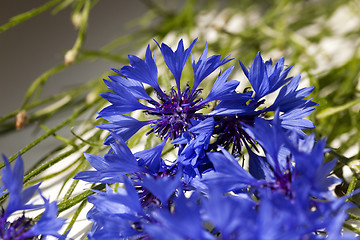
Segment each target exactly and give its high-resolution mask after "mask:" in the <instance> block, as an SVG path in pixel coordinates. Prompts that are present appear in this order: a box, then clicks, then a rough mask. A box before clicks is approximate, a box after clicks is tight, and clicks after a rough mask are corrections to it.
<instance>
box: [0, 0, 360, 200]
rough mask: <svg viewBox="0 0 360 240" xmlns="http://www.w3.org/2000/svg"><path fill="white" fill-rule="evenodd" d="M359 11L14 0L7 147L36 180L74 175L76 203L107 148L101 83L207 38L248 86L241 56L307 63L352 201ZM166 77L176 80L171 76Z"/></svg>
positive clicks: (3, 128) (288, 1)
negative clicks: (135, 62)
mask: <svg viewBox="0 0 360 240" xmlns="http://www.w3.org/2000/svg"><path fill="white" fill-rule="evenodd" d="M359 12H360V1H359V0H307V1H303V0H276V1H270V0H269V1H263V0H262V1H252V0H242V1H235V0H224V1H214V0H210V1H205V0H204V1H201V0H182V1H165V0H134V1H125V0H106V1H97V0H51V1H45V0H32V1H24V0H2V2H1V8H0V74H1V80H0V83H1V87H0V152H1V153H4V154H6V155H7V156H8V157H11V159H14V158H15V155H16V154H17V153H18V152H21V153H23V158H24V159H25V161H26V163H25V164H26V169H27V170H28V173H27V174H28V175H27V176H28V178H27V179H26V181H27V182H28V184H30V183H34V182H36V181H40V180H46V179H50V178H51V177H52V176H54V173H56V172H61V173H63V174H64V176H66V177H65V179H66V180H65V182H64V184H63V189H67V188H68V189H70V190H67V191H65V190H63V192H66V194H65V198H66V197H67V198H69V197H71V196H74V194H75V193H74V192H73V190H74V189H75V187H76V184H77V183H76V182H75V181H71V180H70V179H71V177H72V176H73V175H74V174H75V173H76V172H77V171H79V170H81V169H86V168H88V165H87V161H85V159H84V158H83V156H82V152H84V151H87V152H90V153H91V152H93V153H94V154H98V153H99V151H104V150H105V149H104V148H103V146H102V141H103V139H104V134H102V133H101V132H100V131H98V130H94V126H96V125H97V124H99V123H101V120H96V119H95V118H96V112H97V111H99V110H100V109H101V108H102V107H103V106H104V104H105V101H103V100H102V99H100V98H99V97H98V93H100V92H104V91H106V87H105V86H104V84H103V83H102V80H101V79H102V78H105V77H106V76H107V75H109V74H110V71H109V70H110V69H111V68H118V69H119V68H121V66H123V65H127V64H128V61H127V55H128V54H136V55H137V56H139V57H141V58H142V57H143V56H144V49H145V47H146V46H147V44H150V45H151V47H152V49H154V50H155V49H156V44H155V43H154V42H153V39H156V40H157V41H158V42H165V43H167V44H168V45H169V46H172V47H173V48H174V47H176V46H175V44H176V43H177V42H178V41H179V39H180V38H183V39H184V41H185V46H188V44H189V43H190V42H191V41H192V40H193V39H194V38H197V37H198V38H199V39H198V42H197V44H196V46H195V48H194V54H195V55H196V57H197V56H199V55H200V54H201V52H202V50H203V48H204V46H205V43H206V42H207V43H208V45H209V54H214V53H216V54H222V55H223V56H224V57H225V56H227V55H229V54H231V57H233V58H235V59H236V60H235V61H233V62H232V64H235V65H236V68H235V69H236V70H235V72H236V73H235V74H234V76H233V79H239V80H241V81H242V82H245V85H246V84H247V83H246V80H245V77H244V75H243V74H242V73H241V70H240V67H239V64H238V62H237V60H241V61H242V62H243V63H244V64H245V65H247V66H249V65H250V64H251V60H252V59H253V58H254V57H255V55H256V53H257V52H258V51H261V54H262V56H263V58H264V59H269V58H272V59H273V60H274V62H275V61H276V60H278V59H279V58H280V57H282V56H285V63H286V64H288V65H295V67H294V68H293V69H292V71H291V74H290V75H292V76H294V75H296V74H298V73H302V86H315V90H314V91H313V93H312V94H311V98H313V99H314V101H315V102H317V103H319V106H317V107H316V111H315V112H314V113H313V114H312V115H311V116H310V119H311V120H312V121H313V122H314V123H315V125H316V126H317V127H316V129H315V130H311V131H308V133H310V132H314V133H315V134H316V138H317V139H320V138H323V137H327V143H328V146H329V147H331V148H332V150H331V151H330V152H329V154H328V155H327V158H326V161H328V160H332V159H334V158H337V159H338V166H337V168H336V171H335V173H336V175H337V176H339V177H341V178H344V179H345V182H344V183H343V184H342V185H341V186H340V187H339V188H338V189H337V193H338V194H339V195H341V194H343V192H344V191H345V190H346V189H347V185H348V183H349V182H350V180H351V179H352V178H355V179H358V174H359V171H360V164H359V158H360V154H359V145H360V114H359V107H360V98H359V90H360V83H359V82H360V81H359V80H360V49H359V47H360V15H359ZM15 16H16V17H15ZM14 17H15V18H14ZM159 64H162V63H159ZM185 74H186V73H185ZM160 81H162V83H163V84H165V85H169V82H168V81H169V80H168V79H167V78H166V76H165V75H163V76H162V75H160ZM16 119H17V120H16ZM16 128H18V129H16ZM138 143H139V141H138V140H137V139H133V140H132V141H130V142H129V144H130V146H135V145H136V144H138ZM68 157H70V158H68ZM62 160H64V161H65V165H64V162H63V161H62ZM59 162H61V164H57V163H59ZM39 166H45V167H44V171H43V170H41V171H40V172H36V173H35V172H34V169H35V168H36V167H39ZM50 166H54V167H53V168H54V169H55V170H53V172H52V173H51V171H50V173H49V172H45V169H47V170H49V168H50ZM64 166H65V167H64ZM55 175H56V174H55ZM52 184H53V182H51V181H50V182H49V183H48V186H51V185H52ZM72 188H73V189H72ZM71 189H72V190H71ZM80 189H81V188H80ZM63 195H64V194H63ZM63 195H61V194H60V193H59V196H63ZM60 199H61V197H60Z"/></svg>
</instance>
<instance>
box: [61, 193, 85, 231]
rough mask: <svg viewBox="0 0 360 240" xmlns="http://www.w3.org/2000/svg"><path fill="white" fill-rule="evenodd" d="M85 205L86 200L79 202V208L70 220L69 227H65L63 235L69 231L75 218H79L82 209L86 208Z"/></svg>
mask: <svg viewBox="0 0 360 240" xmlns="http://www.w3.org/2000/svg"><path fill="white" fill-rule="evenodd" d="M86 204H87V201H86V200H84V201H82V202H81V204H80V206H79V207H78V208H77V209H76V211H75V213H74V215H73V217H72V218H71V220H70V223H69V225H68V226H67V227H66V229H65V231H64V234H65V233H66V232H67V231H69V230H70V228H71V227H72V226H73V225H74V224H75V222H76V220H77V218H78V217H79V214H80V212H81V211H82V210H83V209H84V207H85V206H86Z"/></svg>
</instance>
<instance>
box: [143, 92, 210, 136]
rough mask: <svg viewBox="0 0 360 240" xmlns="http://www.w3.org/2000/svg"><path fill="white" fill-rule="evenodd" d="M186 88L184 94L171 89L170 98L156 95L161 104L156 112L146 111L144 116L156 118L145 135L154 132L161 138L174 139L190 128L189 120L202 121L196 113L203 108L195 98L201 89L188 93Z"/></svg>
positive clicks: (200, 115) (200, 116) (157, 106)
mask: <svg viewBox="0 0 360 240" xmlns="http://www.w3.org/2000/svg"><path fill="white" fill-rule="evenodd" d="M190 90H191V88H190V87H189V86H186V88H185V90H184V92H182V93H181V95H180V96H179V94H178V93H177V92H176V91H175V90H174V89H173V88H172V89H171V92H170V93H171V96H167V97H162V96H160V95H158V98H159V100H160V101H161V104H156V105H155V107H156V110H147V111H145V113H146V114H149V115H152V116H157V117H158V118H157V119H154V120H153V123H152V125H151V127H152V129H151V130H150V131H149V132H148V133H147V134H150V133H152V132H155V133H156V134H157V135H158V136H160V137H161V138H170V139H175V138H177V137H178V136H180V135H181V134H182V133H183V132H185V131H187V130H188V128H189V127H190V126H191V119H195V120H198V119H202V114H199V113H196V112H197V111H198V110H200V109H202V108H204V107H205V105H204V104H201V100H202V99H201V98H197V97H198V95H199V94H200V93H201V89H198V90H195V91H194V92H191V91H190Z"/></svg>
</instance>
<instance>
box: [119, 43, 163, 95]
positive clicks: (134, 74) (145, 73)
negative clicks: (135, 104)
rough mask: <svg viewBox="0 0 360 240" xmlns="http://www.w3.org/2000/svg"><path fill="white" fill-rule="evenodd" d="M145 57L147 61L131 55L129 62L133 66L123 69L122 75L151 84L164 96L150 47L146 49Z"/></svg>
mask: <svg viewBox="0 0 360 240" xmlns="http://www.w3.org/2000/svg"><path fill="white" fill-rule="evenodd" d="M145 57H146V61H144V60H142V59H140V58H138V57H136V56H133V55H129V62H130V64H131V66H124V67H122V68H121V70H120V74H121V75H124V76H125V77H127V78H130V79H133V80H135V81H139V82H142V83H146V84H149V85H150V86H152V87H153V88H154V89H155V90H156V91H157V92H158V93H159V94H162V95H164V93H163V91H162V90H161V88H160V86H159V83H158V71H157V67H156V63H155V59H154V58H153V56H152V54H151V50H150V45H148V47H147V49H146V54H145Z"/></svg>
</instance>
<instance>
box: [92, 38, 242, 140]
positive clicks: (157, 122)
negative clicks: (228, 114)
mask: <svg viewBox="0 0 360 240" xmlns="http://www.w3.org/2000/svg"><path fill="white" fill-rule="evenodd" d="M196 41H197V39H195V40H194V41H193V42H192V43H191V44H190V46H189V48H187V49H184V45H183V41H182V40H180V42H179V44H178V47H177V49H176V50H175V51H173V50H172V49H171V48H170V47H169V46H167V45H166V44H164V43H162V44H161V45H160V44H158V46H159V48H160V51H161V53H162V56H163V58H164V60H165V63H166V65H167V67H168V68H169V70H170V71H171V73H172V75H173V77H174V79H175V82H176V89H175V88H172V89H170V91H169V92H168V93H165V92H164V91H163V90H162V89H161V87H160V86H159V83H158V70H157V66H156V63H155V58H154V56H153V55H152V52H151V50H150V46H148V47H147V50H146V54H145V60H142V59H140V58H138V57H136V56H133V55H129V62H130V66H124V67H123V68H121V70H120V71H119V70H116V69H113V70H114V71H115V72H117V73H119V74H120V75H121V76H117V75H115V76H109V78H110V79H111V80H112V81H109V80H104V81H105V83H106V85H107V86H108V88H109V89H111V90H112V91H113V92H108V93H102V94H101V96H102V97H103V98H105V99H107V100H108V101H109V102H110V103H111V105H110V106H108V107H106V108H104V109H103V110H101V111H100V113H99V117H101V118H104V119H106V120H108V121H110V122H111V123H107V124H102V125H100V126H99V127H100V128H102V129H106V130H110V131H111V132H116V133H117V134H119V135H120V136H121V137H122V138H123V139H124V140H125V141H126V140H128V139H129V138H130V137H131V136H132V135H133V134H134V133H136V132H137V131H138V130H139V129H140V128H141V127H143V126H145V125H150V127H151V130H150V131H149V132H148V134H149V133H151V132H154V133H156V134H157V135H158V136H159V137H161V138H165V139H168V138H170V139H175V138H177V137H178V136H180V135H181V134H182V133H183V132H185V131H187V130H188V129H189V128H190V127H191V126H192V121H193V120H202V119H204V118H205V117H204V116H203V114H202V113H201V112H199V110H201V109H203V108H205V107H206V106H207V103H209V102H210V101H214V100H222V99H227V98H230V97H231V96H232V95H233V94H235V92H234V91H235V88H236V87H237V85H238V84H239V82H236V81H228V82H226V79H227V77H228V76H229V74H230V73H231V70H232V68H231V69H228V70H227V71H225V72H224V73H223V74H222V75H220V76H219V78H218V80H217V82H216V83H215V85H214V87H213V89H212V90H211V92H210V94H209V95H208V96H207V97H206V98H205V99H203V98H201V97H200V94H201V89H198V86H199V84H200V83H201V82H202V81H203V80H204V79H205V78H206V77H207V76H208V75H210V74H211V73H212V72H214V71H215V70H216V69H217V68H219V67H220V66H222V65H224V64H225V63H227V62H229V61H230V60H231V59H228V57H225V58H224V59H221V56H220V55H214V56H211V57H207V51H208V50H207V46H206V47H205V50H204V52H203V53H202V55H201V56H200V58H199V60H198V61H197V62H196V61H195V60H194V58H193V57H192V59H191V62H192V68H193V72H194V80H193V82H194V84H193V86H192V87H190V86H189V85H188V84H187V85H186V87H185V88H184V89H181V84H180V80H181V75H182V71H183V68H184V66H185V63H186V61H187V59H188V58H189V56H190V54H191V50H192V48H193V47H194V45H195V43H196ZM143 83H145V84H148V85H150V86H151V87H152V88H153V90H154V92H155V94H156V96H157V98H158V99H157V100H155V99H153V98H152V97H150V96H149V95H148V93H147V92H146V91H145V89H144V86H143ZM138 100H145V101H146V102H147V104H146V105H144V104H142V103H140V102H139V101H138ZM135 110H143V111H144V113H145V114H147V115H148V116H149V117H150V118H152V119H151V120H148V121H138V120H136V119H134V118H132V117H128V116H125V115H123V114H126V113H130V112H133V111H135ZM110 139H111V135H110ZM109 141H110V140H109V139H107V141H106V143H108V142H109Z"/></svg>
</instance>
